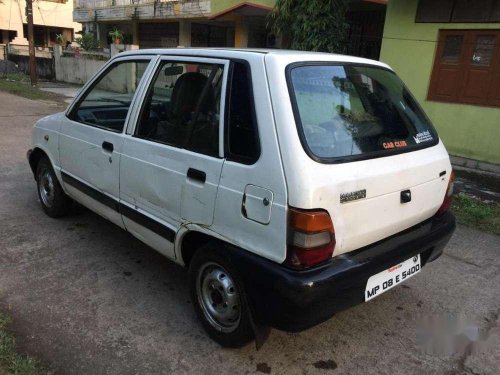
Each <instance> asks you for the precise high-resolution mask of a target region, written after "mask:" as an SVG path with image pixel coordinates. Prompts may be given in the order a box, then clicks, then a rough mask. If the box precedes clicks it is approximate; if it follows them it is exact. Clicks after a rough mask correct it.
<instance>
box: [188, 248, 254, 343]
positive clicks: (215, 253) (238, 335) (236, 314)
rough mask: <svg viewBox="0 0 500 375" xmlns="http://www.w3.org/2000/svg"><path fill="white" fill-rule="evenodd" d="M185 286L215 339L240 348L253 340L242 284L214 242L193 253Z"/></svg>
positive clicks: (199, 315) (204, 324) (203, 321)
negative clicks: (188, 288)
mask: <svg viewBox="0 0 500 375" xmlns="http://www.w3.org/2000/svg"><path fill="white" fill-rule="evenodd" d="M220 246H223V245H220ZM189 287H190V293H191V299H192V302H193V305H194V309H195V311H196V314H197V315H198V318H199V319H200V320H201V323H202V325H203V328H204V329H205V331H206V332H207V333H208V335H209V336H210V337H211V338H212V339H213V340H214V341H215V342H217V343H218V344H220V345H221V346H223V347H227V348H240V347H242V346H244V345H246V344H248V343H249V342H251V341H252V340H254V337H255V336H254V331H253V329H252V324H251V320H250V319H251V317H250V309H249V306H248V300H247V297H246V294H245V290H244V286H243V283H242V281H241V279H240V277H239V275H238V273H237V271H236V268H235V267H234V266H233V265H232V264H231V262H230V261H229V259H227V257H226V256H224V255H223V253H222V251H221V249H219V248H218V244H217V243H215V244H214V243H212V244H207V245H205V246H203V247H201V248H200V249H199V250H198V251H197V252H196V253H195V254H194V256H193V259H192V260H191V263H190V265H189Z"/></svg>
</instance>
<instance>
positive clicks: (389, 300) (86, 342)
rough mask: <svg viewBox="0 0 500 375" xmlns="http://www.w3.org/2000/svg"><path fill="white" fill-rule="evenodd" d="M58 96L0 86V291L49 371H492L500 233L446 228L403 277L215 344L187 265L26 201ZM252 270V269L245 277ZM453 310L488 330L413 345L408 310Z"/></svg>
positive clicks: (20, 332)
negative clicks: (288, 326) (427, 257)
mask: <svg viewBox="0 0 500 375" xmlns="http://www.w3.org/2000/svg"><path fill="white" fill-rule="evenodd" d="M57 110H58V107H57V106H55V105H51V104H48V103H41V102H33V101H29V100H26V99H21V98H18V97H14V96H11V95H7V94H4V93H0V301H1V307H3V308H5V309H6V308H10V309H11V313H12V315H13V317H14V322H15V324H14V329H15V331H16V334H17V336H18V342H19V344H20V347H21V349H22V350H24V351H26V352H28V353H31V354H33V355H36V356H38V357H39V358H40V359H42V361H44V362H45V363H46V364H47V365H48V366H49V367H50V368H51V369H53V370H54V372H55V373H56V374H123V375H125V374H159V373H202V374H240V373H241V374H242V373H273V374H316V373H318V374H319V373H321V374H327V373H332V374H346V373H351V374H356V373H362V374H393V373H399V374H422V373H429V374H433V373H434V374H443V373H448V374H455V373H471V374H483V373H489V374H498V373H500V319H499V312H500V272H499V270H500V237H497V236H493V235H487V234H483V233H481V232H477V231H475V230H471V229H468V228H465V227H459V228H458V230H457V232H456V234H455V235H454V237H453V239H452V240H451V242H450V244H449V245H448V247H447V249H446V251H445V255H444V256H442V257H441V258H440V259H439V260H438V261H437V262H435V263H432V264H430V265H429V266H427V267H426V268H425V269H424V270H423V272H421V273H420V274H419V275H418V276H416V277H414V278H412V279H410V280H409V281H408V282H407V283H406V284H404V285H403V286H400V287H398V288H395V289H393V290H391V291H390V292H387V293H385V294H383V295H382V296H380V297H378V298H376V299H375V300H373V301H371V302H370V303H367V304H364V305H360V306H357V307H355V308H352V309H350V310H348V311H345V312H343V313H340V314H338V315H337V316H335V317H334V318H332V319H331V320H330V321H328V322H326V323H323V324H321V325H320V326H318V327H315V328H313V329H311V330H309V331H306V332H303V333H300V334H287V333H283V332H279V331H273V332H272V333H271V336H270V338H269V340H268V342H267V343H266V344H265V346H264V347H263V348H262V350H260V351H258V352H257V351H255V348H254V347H253V346H252V345H249V346H247V347H245V348H243V349H240V350H225V349H221V348H220V347H218V346H217V345H216V344H214V343H213V342H212V341H211V340H209V339H208V338H207V337H206V336H205V334H204V332H203V331H202V329H201V327H200V325H199V324H198V322H197V320H196V317H195V314H194V312H193V310H192V306H191V302H190V300H189V297H188V290H187V286H186V284H187V277H186V273H185V272H184V271H183V269H181V268H180V267H178V266H176V265H174V264H172V263H170V262H168V261H167V260H165V259H163V258H162V257H161V256H160V255H158V254H157V253H155V252H154V251H153V250H151V249H150V248H148V247H146V246H145V245H143V244H142V243H140V242H139V241H137V240H135V239H134V238H133V237H132V236H130V235H128V234H127V233H125V232H124V231H122V230H121V229H118V228H117V227H115V226H113V225H112V224H110V223H108V222H106V221H104V220H103V219H101V218H100V217H99V216H97V215H95V214H93V213H91V212H89V211H88V210H86V209H84V208H77V209H75V210H74V212H73V213H72V214H71V215H70V216H69V217H66V218H64V219H61V220H54V219H50V218H48V217H46V216H45V215H44V214H43V213H42V211H41V209H40V206H39V203H38V201H37V196H36V192H35V184H34V180H33V178H32V176H31V174H30V170H29V167H28V164H27V162H26V160H25V153H26V150H27V148H28V147H29V144H30V129H31V127H32V124H33V123H34V121H35V120H36V119H37V118H39V117H41V116H42V115H44V114H48V113H52V112H55V111H57ZM256 277H258V275H256ZM457 314H460V315H464V316H466V317H467V319H469V321H470V322H472V323H476V324H477V325H478V326H479V327H480V328H481V329H483V330H484V332H485V333H486V332H487V333H488V334H489V336H490V339H489V341H488V343H487V345H486V346H487V349H484V350H482V351H480V352H479V353H478V354H472V355H468V354H463V355H462V354H456V355H453V356H440V357H439V356H435V355H430V354H424V353H423V352H422V351H420V349H419V348H418V347H417V331H418V323H417V321H416V317H419V316H431V315H436V316H441V317H444V316H446V315H452V316H456V315H457Z"/></svg>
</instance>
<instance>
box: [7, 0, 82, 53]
mask: <svg viewBox="0 0 500 375" xmlns="http://www.w3.org/2000/svg"><path fill="white" fill-rule="evenodd" d="M33 23H34V40H35V46H37V47H50V46H52V45H53V44H56V43H58V41H57V40H56V36H57V35H58V34H61V35H63V38H64V41H68V42H71V41H72V40H73V39H74V34H75V32H78V31H80V30H81V28H82V26H81V24H79V23H77V22H73V2H72V1H66V0H38V1H33ZM9 43H12V44H18V45H28V30H27V19H26V1H25V0H2V1H0V44H9Z"/></svg>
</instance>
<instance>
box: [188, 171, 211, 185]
mask: <svg viewBox="0 0 500 375" xmlns="http://www.w3.org/2000/svg"><path fill="white" fill-rule="evenodd" d="M187 176H188V178H190V179H192V180H196V181H199V182H201V183H203V184H204V183H205V181H206V180H207V174H206V173H205V172H203V171H200V170H198V169H194V168H189V169H188V171H187Z"/></svg>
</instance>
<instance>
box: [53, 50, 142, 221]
mask: <svg viewBox="0 0 500 375" xmlns="http://www.w3.org/2000/svg"><path fill="white" fill-rule="evenodd" d="M150 61H151V57H127V58H120V59H116V60H114V61H113V62H112V63H111V64H109V66H108V67H107V68H105V69H104V70H103V72H102V73H101V74H100V75H98V76H97V77H96V78H95V79H94V80H93V81H92V83H91V84H89V85H88V86H87V89H86V90H83V93H82V94H81V95H80V96H79V98H78V99H77V100H76V102H75V104H74V105H73V106H72V107H71V108H70V109H69V111H68V113H67V121H66V122H65V124H64V125H63V126H62V127H61V131H60V137H59V157H60V162H61V175H62V180H63V183H64V185H65V189H66V191H67V192H68V193H69V194H70V195H71V196H72V197H73V198H75V199H76V200H78V201H80V202H81V203H83V204H84V205H85V206H87V207H89V208H91V209H92V210H94V211H96V212H97V213H99V214H101V215H102V216H104V217H106V218H107V219H109V220H110V221H112V222H113V223H115V224H117V225H119V226H121V227H123V222H122V220H121V215H120V213H119V211H118V199H119V172H120V169H119V165H120V154H121V149H122V143H123V132H124V128H125V124H126V122H127V119H128V114H129V109H130V107H131V105H132V102H133V100H134V97H135V93H136V91H137V88H138V87H139V85H140V82H141V79H142V76H143V75H144V73H145V71H146V69H147V67H148V65H149V63H150Z"/></svg>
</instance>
